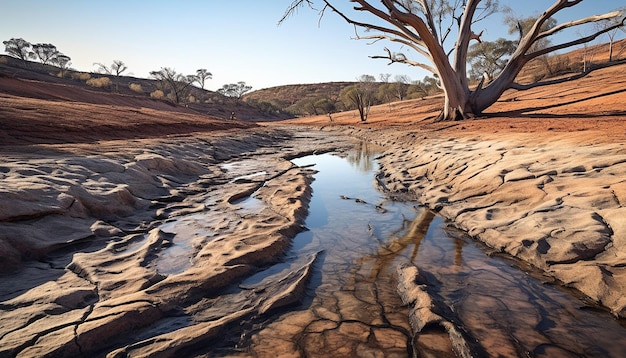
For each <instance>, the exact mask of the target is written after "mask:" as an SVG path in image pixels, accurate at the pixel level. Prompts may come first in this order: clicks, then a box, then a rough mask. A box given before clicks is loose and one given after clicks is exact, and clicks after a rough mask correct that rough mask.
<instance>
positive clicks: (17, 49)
mask: <svg viewBox="0 0 626 358" xmlns="http://www.w3.org/2000/svg"><path fill="white" fill-rule="evenodd" d="M2 43H3V44H4V52H6V53H7V54H8V55H9V56H13V57H17V58H19V59H20V60H23V61H25V60H26V59H28V58H29V57H31V53H32V52H31V47H32V44H31V43H30V42H28V41H26V40H24V39H22V38H19V39H17V38H12V39H10V40H7V41H2Z"/></svg>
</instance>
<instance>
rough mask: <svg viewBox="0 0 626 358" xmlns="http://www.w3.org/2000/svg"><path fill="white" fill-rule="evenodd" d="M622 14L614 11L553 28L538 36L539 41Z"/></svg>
mask: <svg viewBox="0 0 626 358" xmlns="http://www.w3.org/2000/svg"><path fill="white" fill-rule="evenodd" d="M621 14H622V12H621V11H613V12H610V13H608V14H604V15H595V16H589V17H586V18H584V19H580V20H576V21H570V22H566V23H563V24H560V25H557V26H555V27H553V28H551V29H550V30H547V31H544V32H542V33H540V34H539V35H537V39H536V40H539V39H542V38H544V37H548V36H550V35H552V34H555V33H557V32H559V31H562V30H565V29H567V28H570V27H574V26H579V25H583V24H588V23H590V22H598V21H602V20H609V19H614V18H617V17H619V16H620V15H621Z"/></svg>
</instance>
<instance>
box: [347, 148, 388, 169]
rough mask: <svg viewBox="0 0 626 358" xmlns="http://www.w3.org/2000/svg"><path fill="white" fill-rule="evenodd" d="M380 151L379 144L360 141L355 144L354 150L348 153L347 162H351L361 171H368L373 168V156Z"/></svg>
mask: <svg viewBox="0 0 626 358" xmlns="http://www.w3.org/2000/svg"><path fill="white" fill-rule="evenodd" d="M380 152H381V148H380V146H377V145H376V144H373V143H370V142H367V141H360V142H359V143H357V145H355V147H354V150H353V151H350V152H349V153H348V157H347V158H346V159H347V160H348V163H350V164H352V165H353V166H354V167H355V168H356V169H357V170H359V171H361V172H365V173H367V172H370V171H372V169H373V165H374V158H375V157H376V156H377V155H379V154H380Z"/></svg>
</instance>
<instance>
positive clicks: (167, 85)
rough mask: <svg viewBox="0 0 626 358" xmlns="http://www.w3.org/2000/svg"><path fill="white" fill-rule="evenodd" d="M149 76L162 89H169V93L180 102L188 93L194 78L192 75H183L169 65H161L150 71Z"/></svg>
mask: <svg viewBox="0 0 626 358" xmlns="http://www.w3.org/2000/svg"><path fill="white" fill-rule="evenodd" d="M150 76H151V77H153V78H154V79H156V80H158V81H159V82H160V85H161V87H162V90H163V91H165V90H167V89H169V90H170V95H171V96H172V97H173V99H174V100H175V101H176V103H180V102H181V100H183V99H185V98H186V97H187V95H188V94H189V91H190V89H191V85H192V84H193V82H194V81H195V80H196V76H194V75H187V76H185V75H183V74H181V73H178V72H176V71H175V70H174V69H172V68H169V67H162V68H161V69H160V70H158V71H151V72H150Z"/></svg>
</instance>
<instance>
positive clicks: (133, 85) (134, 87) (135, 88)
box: [128, 83, 143, 93]
mask: <svg viewBox="0 0 626 358" xmlns="http://www.w3.org/2000/svg"><path fill="white" fill-rule="evenodd" d="M128 88H130V89H131V91H133V92H137V93H143V88H141V85H140V84H139V83H131V84H129V85H128Z"/></svg>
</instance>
